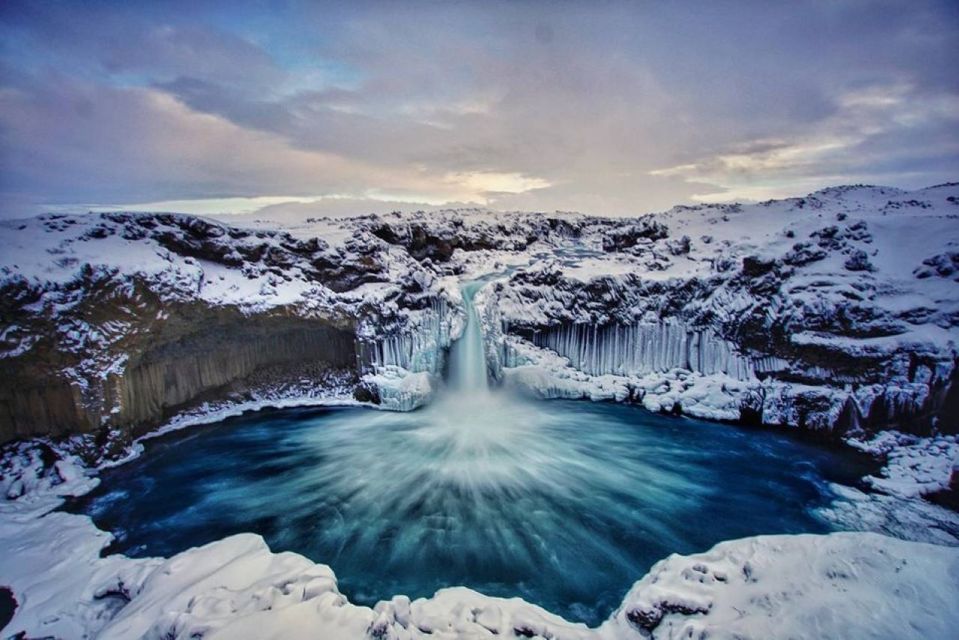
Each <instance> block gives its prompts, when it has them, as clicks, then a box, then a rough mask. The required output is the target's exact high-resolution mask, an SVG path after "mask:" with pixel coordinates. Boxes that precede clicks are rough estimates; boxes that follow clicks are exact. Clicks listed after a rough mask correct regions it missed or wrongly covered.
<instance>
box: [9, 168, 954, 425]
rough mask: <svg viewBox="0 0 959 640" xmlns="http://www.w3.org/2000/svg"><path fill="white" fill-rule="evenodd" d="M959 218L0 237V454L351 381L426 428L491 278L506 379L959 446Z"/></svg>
mask: <svg viewBox="0 0 959 640" xmlns="http://www.w3.org/2000/svg"><path fill="white" fill-rule="evenodd" d="M957 203H959V186H957V185H955V184H949V185H941V186H938V187H932V188H928V189H923V190H919V191H914V192H905V191H901V190H897V189H890V188H886V187H866V186H856V187H839V188H833V189H826V190H823V191H820V192H817V193H814V194H811V195H809V196H807V197H805V198H793V199H788V200H782V201H771V202H766V203H760V204H754V205H710V206H705V205H704V206H698V207H676V208H674V209H671V210H669V211H666V212H663V213H660V214H651V215H646V216H642V217H639V218H632V219H606V218H597V217H589V216H583V215H578V214H567V213H555V214H538V213H494V212H488V211H480V210H457V211H441V212H436V213H410V214H391V215H386V216H361V217H357V218H348V219H319V220H314V219H309V220H305V221H303V222H302V223H299V224H292V225H291V224H287V225H285V226H284V228H282V229H275V228H272V227H273V226H275V225H274V224H273V223H272V222H271V221H269V220H266V221H257V222H254V223H252V228H236V227H232V226H229V225H227V224H224V223H220V222H213V221H208V220H203V219H198V218H194V217H189V216H182V215H174V214H128V213H116V214H98V215H93V214H91V215H86V216H46V217H43V218H38V219H33V220H24V221H18V222H13V223H4V225H3V234H2V238H0V312H2V316H3V320H4V324H3V330H2V335H0V374H2V375H3V376H4V377H5V379H7V380H10V381H13V382H12V383H11V384H7V385H4V387H3V389H2V390H0V405H2V406H3V408H4V411H0V438H2V439H4V440H9V439H11V438H14V437H18V436H19V437H24V436H30V435H33V434H51V433H52V434H57V433H68V432H74V431H83V432H89V433H99V432H101V431H104V430H106V431H108V432H110V433H113V432H117V431H119V432H123V433H133V434H134V435H136V434H140V433H143V432H145V431H147V430H149V429H150V428H153V427H155V426H156V425H158V424H160V423H161V422H163V420H165V419H166V418H168V417H169V416H170V415H173V414H175V413H177V412H179V411H182V410H184V409H189V408H190V407H193V406H196V405H197V404H198V403H199V402H201V401H203V400H209V399H211V398H213V399H224V398H228V397H237V398H240V399H242V397H243V396H249V395H250V394H251V393H253V394H256V393H258V390H259V389H261V388H263V387H269V388H271V389H275V388H279V387H282V383H283V382H284V381H285V380H290V379H296V380H299V381H303V380H307V381H313V382H314V383H315V386H316V387H323V386H324V385H325V384H327V382H326V380H328V379H329V378H330V377H332V378H335V379H336V380H337V381H342V380H343V379H344V378H350V377H352V379H353V382H352V384H353V385H354V387H355V389H356V394H357V397H358V398H359V399H361V400H365V401H372V402H378V403H380V404H381V405H382V406H384V407H386V408H394V409H410V408H413V407H415V406H418V405H419V404H422V403H423V402H426V401H428V399H429V397H430V396H431V394H432V392H433V390H434V389H435V388H436V386H437V385H439V384H441V380H442V376H443V371H444V369H445V366H446V362H445V355H446V352H447V351H448V348H449V345H450V344H451V342H452V341H453V340H455V339H456V338H457V337H458V336H459V335H460V334H461V332H462V330H463V326H464V322H465V315H464V312H463V306H462V300H461V299H460V296H459V290H458V280H461V279H470V278H475V277H478V276H481V275H485V274H489V273H501V274H504V275H502V276H501V277H499V278H498V279H495V280H494V281H493V282H492V283H491V284H490V285H488V286H487V287H486V288H485V289H484V290H483V291H481V292H480V294H479V295H478V297H477V304H478V305H479V307H480V312H481V314H482V316H483V318H484V329H485V336H486V340H487V354H488V360H489V365H490V371H491V373H492V374H493V377H494V379H496V380H499V381H501V382H503V383H505V384H510V385H519V386H521V387H523V388H526V389H530V390H532V391H534V392H536V393H538V394H540V395H544V396H565V397H591V398H596V399H598V398H614V399H618V400H631V401H635V402H641V403H643V404H644V405H645V406H647V407H648V408H650V409H654V410H662V411H673V412H681V413H687V414H691V415H695V416H700V417H707V418H717V419H730V420H742V421H747V422H756V423H767V424H781V425H789V426H798V427H802V428H806V429H816V430H820V431H823V432H829V433H835V434H840V435H841V434H845V433H847V432H852V433H863V432H871V431H875V430H879V429H883V428H889V427H896V428H898V429H901V430H912V431H918V432H923V433H928V432H929V431H930V430H932V429H936V430H939V431H946V432H955V431H957V430H959V410H957V407H959V385H955V384H953V381H954V380H955V378H956V375H957V374H956V371H957V367H956V359H957V346H956V345H957V342H959V340H957V336H959V329H957V325H959V293H957V289H959V283H957V281H956V280H957V277H959V275H957V274H959V224H957V220H959V204H957ZM171 381H172V382H171ZM300 388H302V387H300ZM278 393H280V395H283V394H282V392H278ZM290 393H294V392H290ZM287 396H289V394H287Z"/></svg>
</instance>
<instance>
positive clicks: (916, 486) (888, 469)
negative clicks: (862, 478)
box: [850, 431, 959, 498]
mask: <svg viewBox="0 0 959 640" xmlns="http://www.w3.org/2000/svg"><path fill="white" fill-rule="evenodd" d="M850 444H852V445H853V446H856V447H857V448H859V449H862V450H864V451H867V452H869V453H873V454H874V455H884V456H885V458H886V464H885V466H884V467H883V469H882V472H881V473H880V475H879V476H878V477H875V476H870V477H868V478H866V483H867V484H869V486H871V487H872V488H873V489H876V490H878V491H881V492H883V493H887V494H890V495H893V496H898V497H901V498H914V497H918V496H923V495H927V494H930V493H935V492H937V491H945V490H946V489H948V488H949V486H950V484H951V482H952V478H953V476H954V475H955V474H956V473H957V472H959V439H957V438H956V436H951V435H937V436H934V437H926V438H923V437H918V436H914V435H910V434H904V433H899V432H897V431H885V432H883V433H881V434H879V435H877V436H876V437H875V438H873V439H872V440H870V441H867V442H856V441H851V442H850Z"/></svg>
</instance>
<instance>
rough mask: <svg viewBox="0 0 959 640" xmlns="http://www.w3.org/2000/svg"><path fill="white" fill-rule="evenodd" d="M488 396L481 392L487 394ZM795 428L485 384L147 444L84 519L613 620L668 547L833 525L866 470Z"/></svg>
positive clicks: (352, 580) (137, 535)
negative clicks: (420, 401) (834, 485)
mask: <svg viewBox="0 0 959 640" xmlns="http://www.w3.org/2000/svg"><path fill="white" fill-rule="evenodd" d="M481 386H482V385H481ZM865 464H866V463H865V462H864V461H863V460H862V459H860V458H857V457H853V456H852V455H851V454H844V453H839V452H835V451H830V450H828V449H825V448H821V447H818V446H815V445H813V444H809V443H805V442H801V441H797V440H795V439H793V438H791V437H788V436H786V435H785V434H782V433H778V432H773V431H762V430H751V429H745V428H739V427H733V426H728V425H718V424H709V423H704V422H699V421H696V420H691V419H685V418H672V417H667V416H660V415H655V414H651V413H649V412H647V411H644V410H642V409H639V408H635V407H630V406H622V405H613V404H597V403H590V402H573V401H548V402H545V401H541V402H534V401H528V400H521V399H516V398H512V397H510V396H509V395H506V394H505V393H495V392H490V391H488V390H486V389H485V388H481V389H478V390H476V391H475V392H473V393H459V394H453V395H449V396H447V397H446V398H441V399H440V401H438V402H436V403H434V404H433V405H431V406H429V407H426V408H425V409H421V410H419V411H414V412H411V413H405V414H402V413H388V412H380V411H375V410H370V409H362V408H349V409H322V410H316V409H312V410H283V411H263V412H259V413H255V414H248V415H244V416H241V417H237V418H232V419H228V420H225V421H223V422H222V423H220V424H216V425H211V426H208V427H198V428H193V429H190V430H187V431H182V432H179V433H173V434H168V435H166V436H163V437H160V438H156V439H154V440H151V441H148V442H147V444H146V451H145V453H144V455H143V456H142V457H140V458H139V459H137V460H135V461H133V462H131V463H129V464H126V465H124V466H121V467H118V468H116V469H113V470H109V471H106V472H105V473H103V474H102V478H103V482H102V484H101V485H100V487H98V488H97V489H96V490H95V491H94V492H93V493H91V494H89V495H88V496H85V497H84V498H82V499H80V500H79V501H77V502H76V503H74V504H72V505H71V506H70V509H71V510H74V511H78V512H82V513H86V514H89V515H90V516H92V517H93V519H94V521H95V522H96V523H97V525H98V526H100V527H101V528H103V529H107V530H109V531H112V532H114V533H115V534H116V536H117V541H116V543H115V545H114V546H113V547H112V548H111V552H123V553H125V554H127V555H131V556H136V557H142V556H158V555H163V556H168V555H171V554H174V553H176V552H178V551H182V550H184V549H187V548H189V547H193V546H196V545H200V544H204V543H207V542H210V541H213V540H217V539H219V538H222V537H224V536H227V535H230V534H233V533H238V532H244V531H253V532H256V533H259V534H262V535H263V536H264V537H265V538H266V540H267V542H268V543H269V544H270V546H271V547H272V548H273V549H274V550H277V551H279V550H290V551H296V552H299V553H301V554H303V555H305V556H308V557H309V558H312V559H313V560H315V561H317V562H322V563H326V564H329V565H331V566H332V567H333V569H334V570H335V571H336V574H337V576H338V578H339V581H340V588H341V590H342V591H343V592H344V593H346V594H347V595H348V596H349V598H350V599H351V600H352V601H353V602H356V603H361V604H368V605H372V604H374V603H375V602H376V601H378V600H380V599H386V598H389V597H391V596H392V595H394V594H400V593H402V594H406V595H409V596H410V597H413V598H416V597H421V596H429V595H431V594H433V593H434V592H435V591H436V590H437V589H439V588H442V587H445V586H450V585H465V586H468V587H472V588H474V589H476V590H478V591H481V592H484V593H487V594H490V595H497V596H521V597H523V598H525V599H526V600H528V601H530V602H534V603H537V604H539V605H542V606H544V607H546V608H547V609H549V610H551V611H553V612H555V613H558V614H560V615H563V616H565V617H567V618H569V619H572V620H580V621H583V622H587V623H590V624H597V623H598V622H600V621H601V620H603V619H604V618H606V617H607V616H608V615H609V614H610V612H611V611H612V610H613V609H614V608H615V607H616V606H617V605H618V604H619V603H620V601H621V599H622V597H623V595H624V594H625V592H626V591H627V590H628V588H629V587H630V586H631V584H632V583H633V581H635V580H637V579H638V578H640V577H641V576H642V575H643V574H645V573H646V571H647V570H648V569H649V568H650V567H651V566H652V565H653V564H654V563H655V562H656V561H657V560H660V559H662V558H664V557H666V556H667V555H669V554H670V553H673V552H678V553H692V552H697V551H703V550H705V549H707V548H709V547H710V546H712V545H713V544H715V543H717V542H719V541H721V540H726V539H730V538H738V537H742V536H749V535H755V534H767V533H769V534H772V533H797V532H824V531H828V530H829V528H830V525H829V524H828V523H826V522H825V521H822V520H820V519H819V518H817V516H816V515H815V510H816V508H817V507H820V506H824V505H826V504H828V503H829V502H830V501H831V499H832V495H831V493H830V490H829V488H828V483H829V482H839V483H843V484H853V483H854V482H855V481H856V479H857V478H859V477H860V476H861V475H862V474H863V473H864V472H866V471H867V470H868V469H867V468H866V467H865V466H864V465H865Z"/></svg>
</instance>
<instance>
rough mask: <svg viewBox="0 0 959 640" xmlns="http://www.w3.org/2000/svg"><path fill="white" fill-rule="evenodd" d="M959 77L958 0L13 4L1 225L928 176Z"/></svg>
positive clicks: (607, 196)
mask: <svg viewBox="0 0 959 640" xmlns="http://www.w3.org/2000/svg"><path fill="white" fill-rule="evenodd" d="M957 68H959V2H955V0H946V1H944V2H926V1H923V0H908V1H903V2H873V1H869V0H846V1H839V0H821V1H810V2H799V1H797V2H768V1H765V0H764V1H761V2H721V1H717V0H713V1H707V2H673V3H666V2H629V3H626V2H623V3H615V2H589V3H587V2H514V3H505V2H503V3H500V2H445V3H441V2H383V3H377V2H341V3H318V2H317V3H312V2H311V3H307V2H304V3H297V2H284V1H272V2H262V3H242V2H221V3H212V2H210V3H208V2H202V1H199V2H182V3H179V2H156V3H149V4H146V3H139V2H95V1H94V2H82V3H81V2H55V3H54V2H23V3H21V2H18V1H16V0H3V2H2V3H0V216H2V217H8V218H9V217H21V216H24V215H31V214H34V213H37V212H39V211H43V210H49V209H60V210H62V209H64V208H66V209H69V208H77V209H83V210H85V209H86V208H89V207H94V206H100V207H112V208H116V207H118V206H126V207H131V206H134V205H135V206H136V208H164V209H173V210H183V211H197V212H215V211H225V210H235V211H250V210H254V209H257V208H259V207H262V206H270V207H272V208H274V209H275V208H277V207H280V208H282V207H284V206H293V207H294V208H295V207H306V208H309V207H313V208H317V209H322V208H323V207H324V206H326V205H330V206H332V207H333V208H339V209H343V208H344V207H347V208H348V207H353V206H355V207H357V208H358V209H361V210H362V209H363V208H364V207H367V206H368V208H370V209H371V210H372V209H374V208H377V207H383V206H393V205H394V204H396V203H402V202H420V203H428V204H433V205H439V204H444V203H448V202H476V203H481V204H484V205H488V206H490V207H494V208H499V209H535V210H548V211H552V210H555V209H562V210H583V211H589V212H594V213H607V214H630V213H641V212H645V211H651V210H657V209H663V208H666V207H668V206H670V205H673V204H677V203H689V202H693V201H717V200H719V201H725V200H732V199H740V200H746V199H765V198H769V197H779V196H788V195H799V194H805V193H807V192H809V191H812V190H815V189H818V188H821V187H824V186H827V185H832V184H840V183H851V182H867V183H880V184H889V185H894V186H902V187H909V188H912V187H921V186H927V185H931V184H936V183H940V182H945V181H950V180H959V72H957ZM318 199H319V200H318ZM371 201H382V202H380V203H379V204H377V203H376V202H371ZM287 202H291V203H293V204H292V205H287V204H284V203H287ZM361 212H362V211H361Z"/></svg>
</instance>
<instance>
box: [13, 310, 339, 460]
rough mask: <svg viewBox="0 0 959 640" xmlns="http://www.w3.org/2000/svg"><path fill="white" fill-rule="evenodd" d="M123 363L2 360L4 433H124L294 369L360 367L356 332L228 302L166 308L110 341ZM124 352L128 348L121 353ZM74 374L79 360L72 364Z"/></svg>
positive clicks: (53, 355)
mask: <svg viewBox="0 0 959 640" xmlns="http://www.w3.org/2000/svg"><path fill="white" fill-rule="evenodd" d="M114 349H117V350H118V349H122V350H123V351H124V353H123V354H119V353H117V362H118V363H121V364H120V366H116V367H113V368H112V369H110V370H108V372H107V373H106V374H105V375H95V376H92V377H89V378H87V377H82V376H77V375H73V376H72V377H71V378H68V377H67V376H65V375H64V372H65V370H66V371H69V370H70V366H69V365H65V364H64V360H68V358H67V357H66V354H64V353H63V352H59V351H57V350H56V348H55V347H53V348H49V349H35V350H33V351H31V352H30V353H28V354H25V355H24V356H22V357H19V358H12V359H5V360H2V361H0V376H2V377H3V379H4V380H5V382H6V384H4V385H3V386H2V387H0V442H5V441H8V440H12V439H14V438H24V437H35V436H46V435H49V436H58V435H64V434H68V433H89V432H96V431H98V430H100V429H101V427H103V426H107V427H110V428H113V429H120V430H121V431H122V432H124V433H125V434H127V435H129V436H137V435H142V434H143V433H145V432H147V431H149V430H151V429H153V428H155V427H157V426H158V425H160V424H162V423H163V422H164V420H166V419H168V418H169V417H170V416H171V415H173V414H175V413H176V412H178V411H180V410H182V409H186V408H189V407H190V406H193V405H196V404H198V403H199V402H202V401H204V400H207V399H211V400H212V399H219V398H223V397H225V396H227V395H228V394H231V393H234V394H237V393H240V394H241V393H243V392H245V391H248V390H251V389H256V388H258V387H262V386H264V385H268V384H270V383H273V382H282V381H283V380H285V379H289V378H291V377H298V376H304V375H307V376H314V377H316V376H322V375H323V373H324V372H326V371H334V370H335V371H344V372H348V373H352V372H354V371H355V368H356V358H357V356H356V348H355V339H354V335H353V333H352V332H351V331H350V330H349V329H346V328H342V327H337V326H334V325H332V324H330V323H329V322H326V321H323V320H310V319H303V318H296V317H289V316H282V315H265V316H262V317H244V316H242V315H241V314H238V313H235V312H234V313H231V312H230V311H229V310H224V309H216V310H207V311H206V312H202V311H200V310H198V309H195V308H194V309H191V310H190V313H188V314H186V315H174V316H172V317H170V316H168V317H167V318H165V319H164V320H163V321H160V322H156V323H152V324H151V325H150V326H149V327H141V328H140V330H137V331H131V332H130V333H129V335H128V337H127V338H126V339H124V340H122V341H121V342H120V343H119V344H117V345H115V346H114ZM124 356H125V357H124ZM73 373H74V374H75V373H76V371H75V369H74V370H73Z"/></svg>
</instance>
